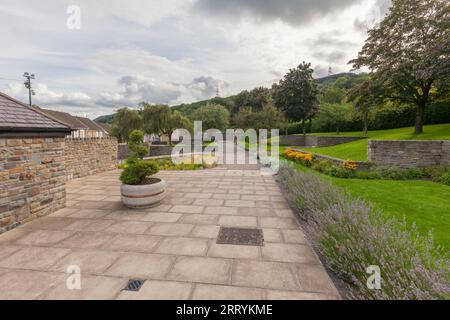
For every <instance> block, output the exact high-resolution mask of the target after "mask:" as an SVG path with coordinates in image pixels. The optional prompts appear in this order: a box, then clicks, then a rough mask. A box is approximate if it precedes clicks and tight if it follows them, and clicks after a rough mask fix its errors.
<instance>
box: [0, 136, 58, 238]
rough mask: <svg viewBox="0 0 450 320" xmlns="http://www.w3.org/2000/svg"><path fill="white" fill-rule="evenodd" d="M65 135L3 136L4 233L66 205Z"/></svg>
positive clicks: (0, 220)
mask: <svg viewBox="0 0 450 320" xmlns="http://www.w3.org/2000/svg"><path fill="white" fill-rule="evenodd" d="M64 161H65V157H64V138H4V139H1V138H0V233H3V232H5V231H7V230H10V229H13V228H15V227H17V226H18V225H20V224H21V223H24V222H27V221H30V220H33V219H35V218H37V217H41V216H45V215H47V214H50V213H52V212H54V211H57V210H59V209H61V208H63V207H64V206H65V200H66V198H65V197H66V193H65V181H66V175H65V164H64Z"/></svg>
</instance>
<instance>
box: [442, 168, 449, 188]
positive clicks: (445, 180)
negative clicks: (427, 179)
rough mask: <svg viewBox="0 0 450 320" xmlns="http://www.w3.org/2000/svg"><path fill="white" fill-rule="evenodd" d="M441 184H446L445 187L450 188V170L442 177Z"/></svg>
mask: <svg viewBox="0 0 450 320" xmlns="http://www.w3.org/2000/svg"><path fill="white" fill-rule="evenodd" d="M440 182H441V183H443V184H445V185H447V186H450V169H449V170H447V171H446V172H445V173H444V174H443V175H442V176H441V179H440Z"/></svg>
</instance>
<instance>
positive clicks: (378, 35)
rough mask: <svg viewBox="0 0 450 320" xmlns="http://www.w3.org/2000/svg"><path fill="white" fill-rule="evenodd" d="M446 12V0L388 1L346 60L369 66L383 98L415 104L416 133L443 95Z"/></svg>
mask: <svg viewBox="0 0 450 320" xmlns="http://www.w3.org/2000/svg"><path fill="white" fill-rule="evenodd" d="M448 11H449V4H448V1H447V0H409V1H393V5H392V6H391V7H390V9H389V12H388V14H387V15H386V16H385V18H384V19H383V20H382V21H381V23H380V24H379V26H376V27H375V28H373V29H371V30H369V32H368V35H369V36H368V38H367V40H366V42H365V44H364V46H363V48H362V50H361V51H360V53H359V54H358V57H357V58H356V59H354V60H352V61H351V63H353V67H354V68H355V69H359V68H362V67H368V68H369V70H370V71H371V78H372V79H373V80H374V81H376V83H377V86H379V87H381V88H382V90H383V97H384V98H385V99H387V100H390V101H394V102H400V103H407V104H411V105H415V106H416V121H415V132H416V133H417V134H418V133H422V131H423V128H422V127H423V114H424V112H425V110H426V109H427V107H428V105H429V104H430V102H431V101H432V100H434V99H436V98H438V97H439V96H443V95H445V94H448V92H449V88H450V85H449V76H448V75H449V73H450V59H449V58H448V57H449V52H450V31H449V30H450V21H449V19H448Z"/></svg>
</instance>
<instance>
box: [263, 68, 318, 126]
mask: <svg viewBox="0 0 450 320" xmlns="http://www.w3.org/2000/svg"><path fill="white" fill-rule="evenodd" d="M313 72H314V70H313V69H312V68H311V64H310V63H305V62H303V63H302V64H300V65H299V66H298V67H297V68H295V69H290V70H289V72H288V73H287V74H286V75H285V76H284V77H283V79H281V80H280V82H279V83H278V84H274V85H273V87H272V91H273V92H272V94H273V99H274V102H275V105H276V106H277V107H279V108H280V109H281V110H282V111H283V112H284V114H285V115H286V118H287V119H288V120H291V121H302V122H303V123H304V122H305V121H306V120H308V119H311V118H312V117H313V116H314V115H315V113H316V112H317V108H318V105H319V101H318V94H319V90H318V85H317V82H316V80H314V78H313Z"/></svg>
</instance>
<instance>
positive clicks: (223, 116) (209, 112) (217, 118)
mask: <svg viewBox="0 0 450 320" xmlns="http://www.w3.org/2000/svg"><path fill="white" fill-rule="evenodd" d="M191 120H192V121H202V122H203V130H208V129H218V130H220V131H225V130H226V129H227V128H228V126H229V124H230V112H229V111H228V109H227V108H225V107H224V106H222V105H220V104H215V103H208V104H207V105H205V106H202V107H200V108H198V109H197V110H196V111H195V112H193V113H192V115H191Z"/></svg>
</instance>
